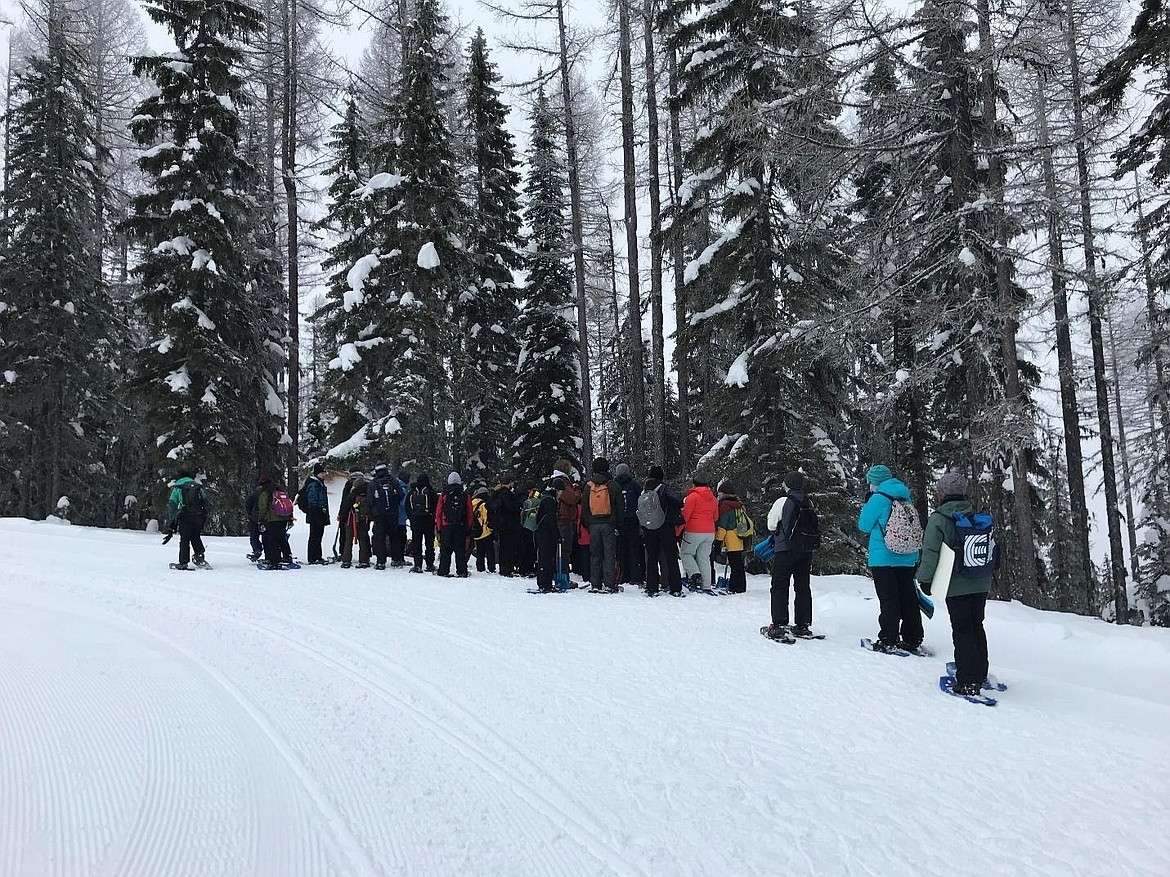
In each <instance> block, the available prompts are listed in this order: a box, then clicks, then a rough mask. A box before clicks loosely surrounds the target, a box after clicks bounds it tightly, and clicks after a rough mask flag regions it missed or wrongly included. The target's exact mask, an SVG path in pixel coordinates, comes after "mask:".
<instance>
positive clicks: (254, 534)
mask: <svg viewBox="0 0 1170 877" xmlns="http://www.w3.org/2000/svg"><path fill="white" fill-rule="evenodd" d="M248 541H249V542H251V543H252V553H253V554H255V555H256V556H257V557H259V556H260V555H261V554H263V553H264V541H263V540H262V539H261V538H260V522H259V521H251V520H250V521H248Z"/></svg>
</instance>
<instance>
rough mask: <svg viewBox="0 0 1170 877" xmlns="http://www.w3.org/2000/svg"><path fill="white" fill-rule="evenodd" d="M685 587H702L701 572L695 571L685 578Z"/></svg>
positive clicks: (696, 588) (693, 588) (698, 588)
mask: <svg viewBox="0 0 1170 877" xmlns="http://www.w3.org/2000/svg"><path fill="white" fill-rule="evenodd" d="M687 587H688V588H690V589H691V590H692V591H698V590H700V589H701V588H702V587H703V574H702V573H699V572H697V573H695V574H694V575H692V576H690V577H689V578H687Z"/></svg>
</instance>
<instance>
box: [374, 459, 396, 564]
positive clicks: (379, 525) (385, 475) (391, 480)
mask: <svg viewBox="0 0 1170 877" xmlns="http://www.w3.org/2000/svg"><path fill="white" fill-rule="evenodd" d="M401 499H402V489H401V487H399V484H398V478H397V477H396V476H394V475H391V474H390V467H389V466H387V465H386V464H385V463H379V464H378V465H377V466H375V467H374V481H373V483H372V484H371V485H370V514H371V516H372V517H373V519H374V543H373V545H374V556H375V557H376V558H377V563H376V564H375V566H374V568H375V569H385V568H386V555H387V554H388V553H389V552H390V540H391V539H394V538H396V535H395V531H396V530H397V529H398V504H399V502H400V500H401Z"/></svg>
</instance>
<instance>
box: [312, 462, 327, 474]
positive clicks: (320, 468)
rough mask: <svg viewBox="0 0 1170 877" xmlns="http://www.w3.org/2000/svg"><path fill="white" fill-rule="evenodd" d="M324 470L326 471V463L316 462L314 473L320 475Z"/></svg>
mask: <svg viewBox="0 0 1170 877" xmlns="http://www.w3.org/2000/svg"><path fill="white" fill-rule="evenodd" d="M324 471H325V464H324V463H316V464H314V465H313V474H314V475H320V474H321V473H322V472H324Z"/></svg>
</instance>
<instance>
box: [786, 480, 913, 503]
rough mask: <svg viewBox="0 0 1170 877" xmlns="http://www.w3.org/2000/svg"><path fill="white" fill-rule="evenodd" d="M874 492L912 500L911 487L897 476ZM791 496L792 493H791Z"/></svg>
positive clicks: (884, 482) (883, 483)
mask: <svg viewBox="0 0 1170 877" xmlns="http://www.w3.org/2000/svg"><path fill="white" fill-rule="evenodd" d="M873 492H874V493H884V494H885V495H886V496H889V497H892V498H894V499H902V500H905V501H906V502H909V501H910V488H909V487H907V486H906V485H905V484H903V483H902V482H901V481H899V480H898V479H897V478H887V479H886V480H885V481H883V482H882V483H881V484H879V485H877V486H876V487H875V488H874V489H873ZM789 495H790V496H791V494H789Z"/></svg>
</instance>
